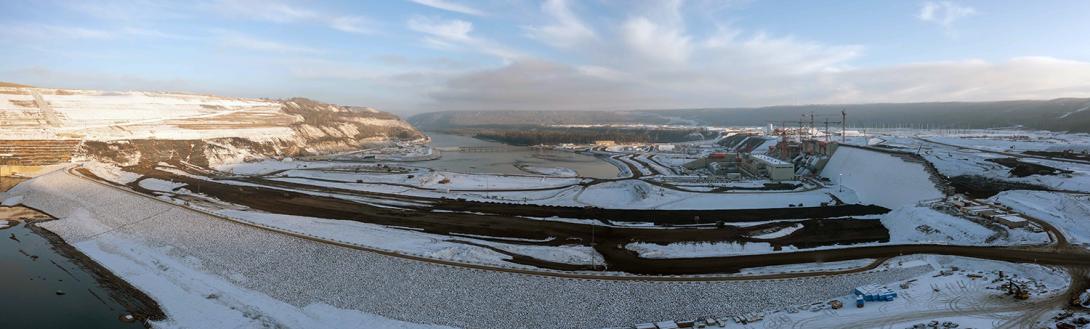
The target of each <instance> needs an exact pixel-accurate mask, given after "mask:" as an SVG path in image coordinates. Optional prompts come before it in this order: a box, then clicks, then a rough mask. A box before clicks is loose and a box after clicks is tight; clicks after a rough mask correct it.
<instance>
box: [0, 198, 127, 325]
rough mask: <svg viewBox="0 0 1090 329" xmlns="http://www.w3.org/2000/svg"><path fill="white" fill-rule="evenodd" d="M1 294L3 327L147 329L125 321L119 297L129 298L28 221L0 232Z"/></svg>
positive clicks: (0, 304)
mask: <svg viewBox="0 0 1090 329" xmlns="http://www.w3.org/2000/svg"><path fill="white" fill-rule="evenodd" d="M0 195H2V193H0ZM7 209H12V208H7ZM0 210H4V209H0ZM4 213H5V211H0V221H4V222H5V223H6V224H12V223H13V222H11V221H8V220H7V219H6V218H4V217H7V216H6V215H4ZM5 226H7V225H0V227H5ZM37 230H41V229H37ZM45 234H49V233H45ZM69 252H72V251H69ZM0 296H2V298H0V327H3V328H144V326H143V325H142V324H140V323H126V322H122V321H121V320H120V318H121V317H122V316H124V315H126V314H130V312H129V311H128V310H126V307H125V306H123V305H121V303H119V302H118V301H117V299H115V297H114V296H119V297H120V298H123V299H124V298H125V297H123V296H121V294H120V293H116V292H114V290H113V289H110V288H109V287H108V286H107V285H106V284H103V283H101V282H100V280H99V279H98V278H97V277H96V275H95V274H94V273H93V272H92V271H90V270H88V268H87V267H85V266H84V265H82V264H81V263H80V262H78V261H76V260H74V259H71V258H69V257H67V256H66V255H65V254H62V252H61V251H60V250H58V249H57V248H56V247H54V246H53V244H51V242H50V241H49V239H46V238H45V237H43V236H42V235H40V234H38V233H36V232H35V231H34V230H33V229H31V228H30V227H29V226H28V224H27V223H25V222H14V226H12V227H8V228H4V229H0Z"/></svg>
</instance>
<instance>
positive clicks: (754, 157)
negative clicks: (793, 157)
mask: <svg viewBox="0 0 1090 329" xmlns="http://www.w3.org/2000/svg"><path fill="white" fill-rule="evenodd" d="M742 163H743V167H744V168H745V170H746V171H749V173H750V174H752V175H754V176H763V177H768V179H769V180H772V181H785V180H794V179H795V165H793V164H791V163H790V162H787V161H783V160H780V159H776V158H773V157H770V156H767V155H764V154H750V155H749V157H748V158H747V159H746V161H742Z"/></svg>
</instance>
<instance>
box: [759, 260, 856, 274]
mask: <svg viewBox="0 0 1090 329" xmlns="http://www.w3.org/2000/svg"><path fill="white" fill-rule="evenodd" d="M873 262H874V260H873V259H869V258H867V259H853V260H844V261H839V262H824V263H806V264H791V265H775V266H762V267H749V268H744V269H742V270H741V271H739V273H740V274H746V275H761V274H778V273H798V272H824V271H842V270H850V269H856V268H860V267H864V266H867V265H870V264H871V263H873Z"/></svg>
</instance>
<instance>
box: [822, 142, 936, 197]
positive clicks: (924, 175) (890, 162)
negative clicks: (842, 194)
mask: <svg viewBox="0 0 1090 329" xmlns="http://www.w3.org/2000/svg"><path fill="white" fill-rule="evenodd" d="M821 175H822V176H825V177H828V178H829V179H830V180H831V181H832V182H833V183H838V184H842V185H843V186H844V187H847V188H849V189H851V190H853V191H855V194H856V196H858V197H859V201H861V202H863V203H867V204H876V205H879V206H883V207H886V208H889V209H896V208H899V207H902V206H907V205H915V204H916V203H918V202H920V201H923V200H931V199H938V198H941V197H942V196H943V194H942V192H941V191H939V189H938V188H936V187H935V183H933V182H932V181H931V175H930V174H929V173H928V172H927V171H926V169H925V168H924V166H923V165H922V164H920V163H913V162H907V161H905V160H903V159H901V158H898V157H896V156H893V155H889V154H885V153H881V152H875V151H869V150H863V149H858V148H853V147H839V148H837V149H836V152H835V153H833V157H832V158H831V159H829V162H828V163H827V164H826V165H825V169H823V170H822V172H821Z"/></svg>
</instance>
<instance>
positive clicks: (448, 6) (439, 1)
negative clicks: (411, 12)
mask: <svg viewBox="0 0 1090 329" xmlns="http://www.w3.org/2000/svg"><path fill="white" fill-rule="evenodd" d="M409 1H412V2H414V3H416V4H420V5H424V6H428V7H432V8H436V9H441V10H446V11H452V12H456V13H461V14H466V15H473V16H485V15H486V14H485V12H483V11H481V10H478V9H476V8H473V7H470V6H466V5H463V4H459V3H454V2H450V1H446V0H409Z"/></svg>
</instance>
